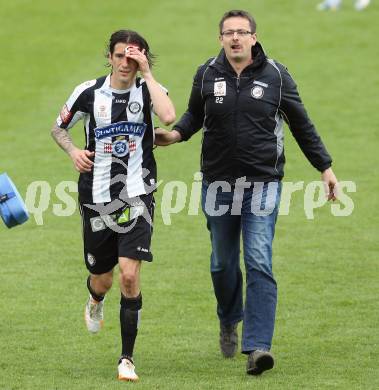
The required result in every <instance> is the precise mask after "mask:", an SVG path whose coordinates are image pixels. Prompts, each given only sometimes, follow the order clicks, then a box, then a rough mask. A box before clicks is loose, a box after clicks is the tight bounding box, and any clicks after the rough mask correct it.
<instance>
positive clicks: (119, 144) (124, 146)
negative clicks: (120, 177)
mask: <svg viewBox="0 0 379 390" xmlns="http://www.w3.org/2000/svg"><path fill="white" fill-rule="evenodd" d="M128 153H129V147H128V141H126V140H120V141H116V142H114V143H113V154H114V155H115V156H117V157H125V156H126V155H127V154H128Z"/></svg>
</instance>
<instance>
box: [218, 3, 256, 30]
mask: <svg viewBox="0 0 379 390" xmlns="http://www.w3.org/2000/svg"><path fill="white" fill-rule="evenodd" d="M236 16H237V17H238V16H239V17H241V18H245V19H247V20H248V21H249V23H250V30H251V32H252V33H255V32H256V31H257V23H256V22H255V19H254V18H253V17H252V16H251V15H250V14H249V13H248V12H247V11H243V10H240V9H233V10H231V11H228V12H225V13H224V15H223V17H222V18H221V20H220V23H219V29H220V34H221V33H222V28H223V26H224V22H225V20H226V19H229V18H234V17H236Z"/></svg>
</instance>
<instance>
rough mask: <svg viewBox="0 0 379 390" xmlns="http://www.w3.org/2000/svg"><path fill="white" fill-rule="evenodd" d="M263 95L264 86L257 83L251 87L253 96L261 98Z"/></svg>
mask: <svg viewBox="0 0 379 390" xmlns="http://www.w3.org/2000/svg"><path fill="white" fill-rule="evenodd" d="M263 95H264V90H263V88H262V87H260V86H258V85H257V86H256V87H253V88H251V96H252V97H253V98H254V99H260V98H262V96H263Z"/></svg>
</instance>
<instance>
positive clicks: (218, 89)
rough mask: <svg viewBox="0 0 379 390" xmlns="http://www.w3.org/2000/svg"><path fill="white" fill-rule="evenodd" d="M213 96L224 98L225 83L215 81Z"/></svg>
mask: <svg viewBox="0 0 379 390" xmlns="http://www.w3.org/2000/svg"><path fill="white" fill-rule="evenodd" d="M213 93H214V96H226V81H216V82H215V83H214V88H213Z"/></svg>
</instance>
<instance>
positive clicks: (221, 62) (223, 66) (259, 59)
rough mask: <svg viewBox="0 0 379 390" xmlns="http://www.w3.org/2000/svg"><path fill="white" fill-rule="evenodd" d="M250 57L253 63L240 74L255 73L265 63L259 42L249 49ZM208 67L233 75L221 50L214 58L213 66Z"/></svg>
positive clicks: (233, 71)
mask: <svg viewBox="0 0 379 390" xmlns="http://www.w3.org/2000/svg"><path fill="white" fill-rule="evenodd" d="M251 56H252V58H253V60H254V61H253V63H252V64H250V65H248V66H247V67H246V68H245V69H244V70H243V72H242V73H250V72H252V71H255V70H256V69H258V68H260V67H261V66H262V65H263V64H264V63H265V62H266V59H267V57H266V54H265V52H264V50H263V47H262V45H261V44H260V43H259V42H256V44H255V46H253V47H252V48H251ZM210 66H213V67H215V68H216V69H217V70H218V71H220V72H222V73H224V72H227V73H232V74H233V75H235V73H236V72H235V70H234V69H233V67H232V66H231V65H230V62H229V61H228V59H227V58H226V55H225V51H224V49H221V51H220V53H219V54H218V56H217V57H216V59H215V61H214V62H213V64H211V65H210Z"/></svg>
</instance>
